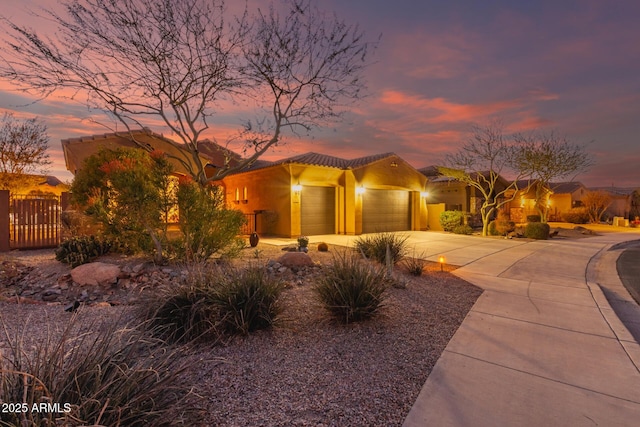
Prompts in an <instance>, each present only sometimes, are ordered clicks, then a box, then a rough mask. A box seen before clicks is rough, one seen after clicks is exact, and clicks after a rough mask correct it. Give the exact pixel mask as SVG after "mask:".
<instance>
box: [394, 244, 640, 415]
mask: <svg viewBox="0 0 640 427" xmlns="http://www.w3.org/2000/svg"><path fill="white" fill-rule="evenodd" d="M638 238H640V235H638V234H637V233H619V234H618V233H611V234H606V235H603V236H598V237H593V238H588V239H581V240H579V241H571V240H564V241H560V240H558V241H545V242H527V243H525V244H520V245H514V246H512V247H508V248H504V249H503V250H500V251H496V252H494V253H492V254H488V255H485V256H483V257H477V258H476V260H475V261H471V262H468V263H466V264H465V266H464V267H462V268H460V269H458V270H456V272H455V274H457V275H458V276H460V277H461V278H463V279H465V280H467V281H469V282H471V283H473V284H475V285H477V286H480V287H482V288H483V289H484V290H485V292H484V293H483V295H482V296H481V297H480V298H479V299H478V301H477V302H476V304H475V305H474V307H473V309H472V310H471V311H470V312H469V314H468V315H467V318H466V319H465V321H464V322H463V324H462V325H461V327H460V328H459V330H458V331H457V333H456V334H455V335H454V337H453V339H452V340H451V341H450V342H449V345H448V346H447V348H446V349H445V351H444V353H443V354H442V356H441V357H440V359H439V361H438V363H437V364H436V366H435V367H434V369H433V371H432V372H431V375H430V376H429V378H428V380H427V382H426V383H425V385H424V387H423V389H422V391H421V392H420V395H419V397H418V399H417V401H416V403H415V404H414V406H413V408H412V410H411V411H410V413H409V415H408V416H407V418H406V419H405V422H404V426H405V427H413V426H416V427H417V426H420V427H423V426H569V425H571V426H581V425H585V426H586V425H589V426H590V425H606V426H629V425H637V423H638V420H640V345H639V344H638V343H637V342H636V340H634V338H633V336H632V335H631V334H630V333H629V331H628V330H627V328H625V327H624V325H623V324H622V323H621V321H620V320H619V318H618V316H616V313H614V311H613V310H612V308H611V306H610V305H609V303H608V301H607V300H606V298H605V296H604V294H603V291H602V290H601V286H602V287H604V288H606V289H614V288H615V289H616V290H617V291H618V292H621V293H622V291H621V290H620V288H619V285H620V281H619V279H618V276H617V272H616V266H615V259H616V258H617V255H619V253H618V254H616V253H615V251H609V249H610V248H611V247H612V246H613V245H615V244H616V243H620V242H623V241H626V240H633V239H638ZM462 251H463V252H465V251H464V250H462ZM477 251H478V250H477V249H475V248H471V247H469V248H467V250H466V252H465V253H466V254H467V255H469V258H471V255H476V252H477ZM472 252H473V254H472ZM460 258H463V257H462V255H461V256H460ZM622 289H624V288H622Z"/></svg>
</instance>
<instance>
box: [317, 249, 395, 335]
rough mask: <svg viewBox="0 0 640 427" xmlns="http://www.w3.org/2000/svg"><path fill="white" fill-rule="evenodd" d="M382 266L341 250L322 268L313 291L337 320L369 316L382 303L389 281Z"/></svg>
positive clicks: (360, 318)
mask: <svg viewBox="0 0 640 427" xmlns="http://www.w3.org/2000/svg"><path fill="white" fill-rule="evenodd" d="M385 276H386V275H385V269H384V268H383V267H381V266H379V267H373V266H372V265H371V264H369V263H367V262H366V261H364V260H359V259H358V258H357V257H354V256H349V255H347V254H344V253H343V254H341V255H336V256H334V259H333V262H332V263H331V264H330V265H329V266H326V267H325V268H324V269H323V274H322V275H321V276H320V277H319V278H318V282H317V283H316V286H315V287H314V292H315V293H316V296H317V297H318V299H319V301H320V303H321V304H322V305H323V306H324V307H325V308H326V309H327V310H328V311H329V313H331V315H333V316H334V317H335V318H336V319H337V320H339V321H341V322H343V323H350V322H356V321H359V320H364V319H367V318H370V317H371V316H373V315H374V314H375V313H376V312H377V311H378V310H379V309H380V307H381V306H382V304H383V302H384V300H385V298H386V291H387V288H388V287H389V281H388V280H387V278H386V277H385Z"/></svg>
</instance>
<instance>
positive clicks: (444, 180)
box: [418, 166, 510, 214]
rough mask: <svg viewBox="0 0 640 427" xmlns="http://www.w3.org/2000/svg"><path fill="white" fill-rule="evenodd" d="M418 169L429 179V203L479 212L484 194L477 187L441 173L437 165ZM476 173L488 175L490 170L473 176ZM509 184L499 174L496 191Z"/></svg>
mask: <svg viewBox="0 0 640 427" xmlns="http://www.w3.org/2000/svg"><path fill="white" fill-rule="evenodd" d="M418 171H419V172H420V173H422V174H423V175H424V176H425V177H426V178H427V179H428V180H429V183H428V193H429V197H428V202H429V203H444V205H445V210H451V211H462V212H469V213H471V214H476V213H479V211H480V207H481V206H482V204H483V202H484V196H483V195H482V193H480V191H479V190H478V189H477V188H475V187H473V186H471V185H469V184H467V183H465V182H462V181H459V180H457V179H456V178H453V177H450V176H444V175H442V174H440V173H439V171H438V167H437V166H427V167H424V168H421V169H418ZM476 174H481V175H484V176H488V174H489V172H488V171H484V172H475V173H474V174H472V176H474V175H476ZM509 184H510V183H509V181H507V180H506V179H504V178H503V177H502V176H499V177H498V181H497V182H496V188H495V189H494V192H497V193H499V192H501V191H504V189H505V188H507V187H508V186H509Z"/></svg>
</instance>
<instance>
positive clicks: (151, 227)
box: [71, 148, 175, 261]
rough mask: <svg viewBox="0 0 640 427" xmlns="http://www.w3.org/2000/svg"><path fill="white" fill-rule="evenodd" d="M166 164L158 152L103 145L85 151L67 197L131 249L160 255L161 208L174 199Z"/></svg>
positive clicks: (163, 223) (158, 257) (163, 233)
mask: <svg viewBox="0 0 640 427" xmlns="http://www.w3.org/2000/svg"><path fill="white" fill-rule="evenodd" d="M170 173H171V165H170V164H169V162H168V160H167V159H166V157H165V156H164V155H163V154H162V153H159V152H154V153H152V155H149V154H148V153H147V152H146V151H144V150H140V149H133V148H119V149H117V150H108V149H103V150H101V151H99V152H98V153H97V154H94V155H92V156H90V157H89V158H88V159H87V160H86V162H85V164H84V167H83V168H82V169H81V170H80V171H78V173H77V174H76V176H75V179H74V181H73V184H72V186H71V192H72V201H73V202H74V203H75V204H77V205H79V206H81V207H82V208H83V209H84V210H85V212H86V213H87V214H89V215H90V216H92V217H94V218H96V219H97V220H98V221H99V222H101V223H102V224H103V225H104V227H103V230H104V233H105V234H106V235H107V236H108V237H110V238H111V239H112V240H114V241H116V242H119V243H120V244H121V245H122V246H125V247H129V248H131V249H132V250H133V251H143V252H149V253H151V252H153V253H155V258H156V260H157V261H160V260H162V257H163V242H164V241H165V240H166V216H165V215H164V214H166V212H167V211H168V209H169V206H171V205H172V204H173V203H174V202H175V201H174V200H173V199H172V197H171V195H170V193H169V192H168V190H167V189H168V188H169V180H170V178H169V174H170Z"/></svg>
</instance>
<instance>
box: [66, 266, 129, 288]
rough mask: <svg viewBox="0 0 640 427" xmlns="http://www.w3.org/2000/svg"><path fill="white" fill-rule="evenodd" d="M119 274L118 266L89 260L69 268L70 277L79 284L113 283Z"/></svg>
mask: <svg viewBox="0 0 640 427" xmlns="http://www.w3.org/2000/svg"><path fill="white" fill-rule="evenodd" d="M119 274H120V267H118V266H117V265H113V264H107V263H104V262H90V263H88V264H83V265H80V266H78V267H76V268H74V269H73V270H71V278H73V281H74V282H76V283H77V284H79V285H80V286H84V285H103V284H113V283H116V282H117V280H118V275H119Z"/></svg>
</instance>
